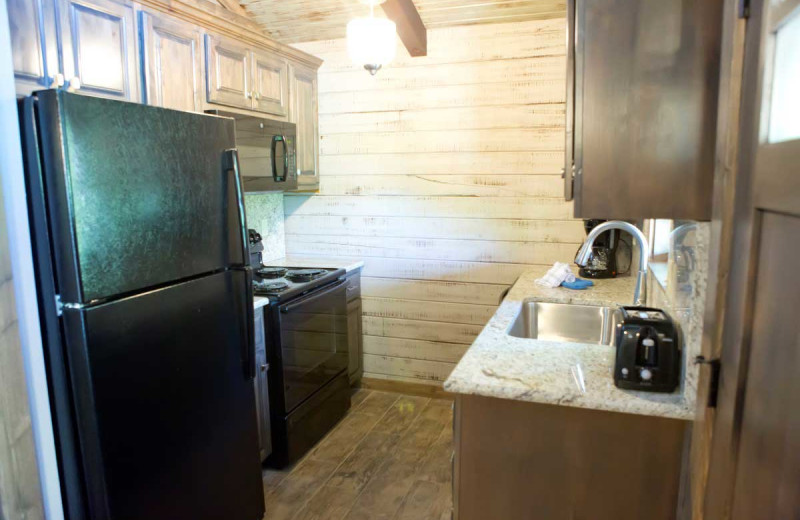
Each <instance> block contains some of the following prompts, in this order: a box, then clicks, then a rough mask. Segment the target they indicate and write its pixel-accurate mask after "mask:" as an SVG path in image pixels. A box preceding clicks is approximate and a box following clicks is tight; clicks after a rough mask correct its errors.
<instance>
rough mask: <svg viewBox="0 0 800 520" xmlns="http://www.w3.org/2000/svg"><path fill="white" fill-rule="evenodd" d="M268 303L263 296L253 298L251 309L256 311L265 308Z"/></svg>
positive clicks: (267, 299)
mask: <svg viewBox="0 0 800 520" xmlns="http://www.w3.org/2000/svg"><path fill="white" fill-rule="evenodd" d="M268 303H269V298H267V297H265V296H253V307H254V308H256V309H260V308H262V307H266V305H267V304H268Z"/></svg>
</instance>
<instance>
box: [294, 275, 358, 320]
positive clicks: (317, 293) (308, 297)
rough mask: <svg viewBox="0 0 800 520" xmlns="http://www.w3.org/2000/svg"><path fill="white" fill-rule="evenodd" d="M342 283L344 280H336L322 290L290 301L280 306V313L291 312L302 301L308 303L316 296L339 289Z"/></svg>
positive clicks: (320, 296) (319, 296)
mask: <svg viewBox="0 0 800 520" xmlns="http://www.w3.org/2000/svg"><path fill="white" fill-rule="evenodd" d="M344 284H345V281H344V280H339V281H338V282H336V283H335V284H333V285H331V286H329V287H328V288H326V289H325V290H322V291H319V292H315V293H311V294H310V295H308V296H306V297H305V298H301V299H299V300H297V301H295V302H292V303H290V304H288V305H284V306H283V307H281V313H282V314H286V313H289V312H292V311H293V310H294V309H296V308H297V307H299V306H301V305H303V304H304V303H308V302H310V301H314V300H316V299H318V298H322V297H323V296H326V295H328V294H330V293H332V292H333V291H335V290H337V289H339V288H340V287H342V286H343V285H344Z"/></svg>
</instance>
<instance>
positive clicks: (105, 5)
mask: <svg viewBox="0 0 800 520" xmlns="http://www.w3.org/2000/svg"><path fill="white" fill-rule="evenodd" d="M59 10H60V11H59V29H60V33H61V48H62V58H63V63H64V75H65V76H66V83H67V86H68V87H70V88H71V89H73V90H78V91H79V92H82V93H86V94H89V95H94V96H101V97H108V98H115V99H125V100H128V101H137V102H138V101H140V98H141V96H140V94H139V74H138V69H137V63H138V60H137V51H136V23H135V18H134V15H133V7H132V6H131V5H130V4H124V3H117V2H112V1H110V0H59Z"/></svg>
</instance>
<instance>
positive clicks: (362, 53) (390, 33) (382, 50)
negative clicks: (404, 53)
mask: <svg viewBox="0 0 800 520" xmlns="http://www.w3.org/2000/svg"><path fill="white" fill-rule="evenodd" d="M396 50H397V26H396V25H395V23H394V22H393V21H391V20H387V19H385V18H356V19H355V20H351V21H350V23H348V24H347V52H348V54H349V55H350V59H351V60H353V62H355V63H357V64H359V65H376V66H382V65H386V64H387V63H389V62H390V61H392V60H393V59H394V54H395V51H396Z"/></svg>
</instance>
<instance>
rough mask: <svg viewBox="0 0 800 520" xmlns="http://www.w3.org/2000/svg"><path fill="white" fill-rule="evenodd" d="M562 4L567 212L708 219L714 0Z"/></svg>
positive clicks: (716, 41)
mask: <svg viewBox="0 0 800 520" xmlns="http://www.w3.org/2000/svg"><path fill="white" fill-rule="evenodd" d="M569 3H570V5H569V14H570V19H569V23H568V26H569V28H570V35H569V38H568V42H569V45H570V48H569V49H568V53H567V55H568V60H567V61H568V70H567V79H568V82H567V89H568V91H567V100H568V102H569V103H570V106H568V107H567V114H568V121H567V144H566V150H567V161H566V164H565V174H566V175H565V182H566V186H565V188H566V190H565V193H566V196H567V199H568V200H569V199H570V198H571V197H570V188H572V187H574V200H575V216H576V217H582V218H604V219H642V218H670V219H693V220H708V219H709V218H710V217H711V189H712V184H713V177H714V148H715V136H716V122H717V117H716V114H717V92H718V89H719V85H718V83H719V50H720V40H721V24H722V3H723V2H722V0H707V1H702V2H685V1H683V0H661V1H655V0H654V1H647V2H640V1H637V0H570V2H569ZM572 183H574V185H572Z"/></svg>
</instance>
